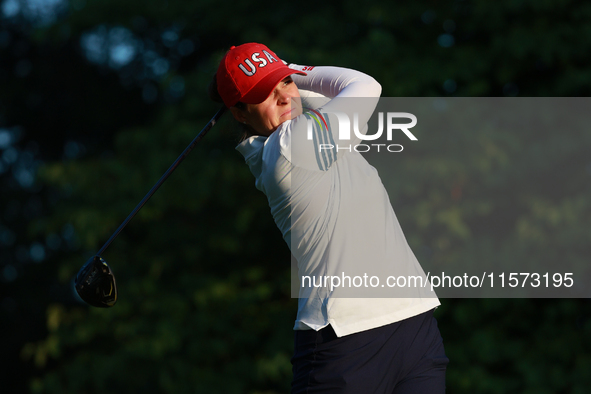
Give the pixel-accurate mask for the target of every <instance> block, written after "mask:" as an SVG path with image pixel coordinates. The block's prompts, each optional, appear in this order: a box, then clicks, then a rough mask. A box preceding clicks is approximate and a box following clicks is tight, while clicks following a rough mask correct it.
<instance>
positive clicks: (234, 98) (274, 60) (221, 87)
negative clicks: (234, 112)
mask: <svg viewBox="0 0 591 394" xmlns="http://www.w3.org/2000/svg"><path fill="white" fill-rule="evenodd" d="M291 74H301V75H307V74H306V73H305V72H301V71H298V70H294V69H291V68H289V67H287V65H285V64H284V63H283V61H282V60H281V59H279V57H278V56H277V55H276V54H275V53H274V52H273V51H271V50H270V49H269V48H267V47H266V46H265V45H263V44H257V43H248V44H242V45H240V46H233V47H231V48H230V50H229V51H228V53H226V55H225V56H224V58H223V59H222V61H221V62H220V65H219V67H218V71H217V74H216V81H217V85H218V92H219V94H220V96H222V99H223V100H224V104H226V107H228V108H229V107H233V106H235V105H236V103H238V102H239V101H241V102H243V103H246V104H259V103H262V102H263V101H265V100H266V99H267V97H269V95H270V94H271V92H272V91H273V89H274V88H275V86H276V85H277V84H278V83H279V82H280V81H281V80H283V79H284V78H285V77H287V76H288V75H291Z"/></svg>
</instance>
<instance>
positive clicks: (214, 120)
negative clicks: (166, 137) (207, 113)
mask: <svg viewBox="0 0 591 394" xmlns="http://www.w3.org/2000/svg"><path fill="white" fill-rule="evenodd" d="M226 110H227V108H226V106H222V108H220V110H219V111H218V112H217V113H216V114H215V115H214V116H213V118H211V120H210V121H209V122H208V123H207V124H206V125H205V127H204V128H203V130H201V132H200V133H199V134H197V136H196V137H195V138H194V139H193V141H191V143H190V144H189V146H187V147H186V148H185V150H184V151H183V153H181V155H180V156H179V157H178V158H177V159H176V160H175V161H174V163H172V165H171V166H170V167H169V168H168V170H166V172H165V173H164V175H162V177H161V178H160V179H159V180H158V182H156V184H155V185H154V186H153V187H152V189H150V191H149V192H148V194H146V195H145V196H144V198H143V199H142V201H140V203H139V204H138V205H137V206H136V207H135V208H134V210H133V211H131V213H130V214H129V216H128V217H127V219H125V220H124V221H123V223H121V225H120V226H119V228H118V229H117V230H115V232H114V233H113V235H111V238H109V239H108V240H107V242H105V244H104V245H103V247H102V248H101V249H100V250H99V251H98V253H97V254H98V255H99V256H100V255H102V254H103V252H104V251H105V249H107V248H108V247H109V245H110V244H111V242H113V240H114V239H115V238H116V237H117V235H119V233H120V232H121V231H122V230H123V229H124V228H125V226H127V223H129V222H130V221H131V219H133V217H134V216H135V215H136V214H137V213H138V211H139V210H140V209H141V208H142V207H143V206H144V204H145V203H146V202H148V200H149V199H150V197H152V196H153V195H154V193H156V190H158V188H159V187H160V186H161V185H162V184H163V183H164V181H166V179H167V178H168V177H169V176H170V174H172V172H173V171H174V170H175V169H176V168H177V167H178V166H179V164H181V162H182V161H183V160H184V159H185V157H187V155H188V154H189V153H190V152H191V151H192V150H193V148H194V147H195V145H197V143H199V141H201V139H202V138H203V137H205V134H207V132H208V131H209V130H210V129H211V128H212V127H213V126H214V125H215V124H216V123H217V121H218V120H219V118H220V117H221V116H222V115H223V114H224V112H226Z"/></svg>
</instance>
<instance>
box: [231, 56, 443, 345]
mask: <svg viewBox="0 0 591 394" xmlns="http://www.w3.org/2000/svg"><path fill="white" fill-rule="evenodd" d="M290 67H292V68H294V69H300V70H301V69H303V66H296V65H291V66H290ZM305 71H306V73H307V74H308V75H307V76H300V75H293V76H292V78H293V80H294V82H295V83H296V85H297V86H298V88H300V89H302V91H311V92H315V93H318V94H320V95H323V96H325V97H328V99H326V100H324V102H323V103H322V105H321V106H320V108H317V109H316V111H314V112H309V113H305V114H303V115H300V116H298V117H297V118H295V119H293V120H291V121H287V122H285V123H283V124H282V125H281V126H280V127H279V128H278V129H277V130H275V132H273V134H271V135H270V136H269V137H262V136H253V137H250V138H248V139H247V140H245V141H243V142H241V143H240V144H239V145H238V146H237V147H236V149H237V150H238V151H239V152H240V153H242V155H243V156H244V158H245V160H246V163H247V164H248V166H249V168H250V170H251V172H252V173H253V175H254V176H255V178H256V183H255V184H256V187H257V188H258V189H259V190H261V191H262V192H263V193H265V195H266V196H267V199H268V202H269V206H270V208H271V214H272V215H273V218H274V220H275V223H276V224H277V227H278V228H279V229H280V230H281V232H282V234H283V238H284V240H285V241H286V243H287V244H288V246H289V248H290V250H291V252H292V254H293V256H294V257H295V259H296V260H297V264H298V276H299V278H303V277H306V278H310V280H308V281H307V282H305V281H304V282H305V285H302V286H301V287H300V288H299V301H298V314H297V318H296V322H295V326H294V329H296V330H305V329H314V330H319V329H321V328H323V327H326V326H327V325H328V324H330V325H331V326H332V327H333V329H334V331H335V333H336V334H337V336H344V335H348V334H352V333H355V332H360V331H364V330H368V329H371V328H375V327H380V326H383V325H386V324H390V323H394V322H397V321H400V320H404V319H406V318H409V317H412V316H416V315H418V314H420V313H423V312H426V311H428V310H431V309H433V308H435V307H437V306H438V305H440V303H439V300H438V298H437V297H436V295H435V294H434V293H433V292H432V291H431V289H430V287H429V286H428V282H424V283H423V282H422V281H423V280H426V278H425V274H424V272H423V270H422V268H421V266H420V264H419V262H418V261H417V259H416V258H415V256H414V254H413V252H412V250H411V249H410V247H409V245H408V243H407V242H406V239H405V237H404V234H403V232H402V229H401V227H400V224H399V222H398V219H397V218H396V215H395V213H394V210H393V209H392V206H391V204H390V200H389V197H388V194H387V192H386V190H385V188H384V186H383V184H382V182H381V179H380V177H379V174H378V173H377V171H376V169H375V168H373V167H372V166H371V165H370V164H369V163H368V162H367V161H366V160H365V158H364V157H363V156H362V155H361V154H360V153H358V152H356V151H355V150H354V149H340V150H338V151H337V150H336V149H332V150H331V149H324V150H321V149H319V144H320V143H321V142H323V141H324V142H326V143H327V144H332V145H333V146H334V145H336V144H338V143H341V142H343V141H340V140H338V138H339V134H338V126H339V116H338V114H351V117H350V118H351V119H353V116H352V114H353V113H355V114H356V115H355V116H357V117H358V119H357V124H358V125H359V131H360V132H361V133H363V134H365V133H366V132H367V121H368V119H369V118H370V116H371V115H372V113H373V111H374V109H375V106H376V105H377V102H378V99H379V96H380V93H381V86H380V85H379V84H378V83H377V82H376V81H375V80H374V79H373V78H372V77H370V76H368V75H366V74H363V73H360V72H358V71H354V70H350V69H344V68H337V67H314V68H312V69H310V67H306V70H305ZM341 118H342V117H341ZM351 127H352V126H351ZM351 136H352V137H353V138H352V139H351V140H350V141H347V143H348V144H351V145H354V144H355V143H356V142H359V140H358V139H357V140H356V139H355V135H354V133H353V131H352V132H351ZM327 146H328V145H327ZM372 277H373V278H374V280H373V281H371V283H369V282H368V278H372ZM389 277H390V279H391V278H399V277H404V278H405V282H406V280H407V279H408V280H410V278H414V280H415V281H417V280H418V279H417V278H421V279H420V280H421V284H422V285H420V286H419V285H416V282H415V286H409V287H405V288H400V287H398V288H396V287H390V285H391V284H392V283H395V282H394V281H393V280H390V281H389V282H388V278H389ZM335 278H338V279H335ZM355 278H357V281H356V282H355ZM360 279H364V281H363V282H364V283H361V285H360V286H356V285H358V284H360V282H359V280H360ZM312 280H315V281H314V282H312ZM337 280H338V282H340V283H339V285H340V287H339V286H336V287H335V286H334V285H335V284H337ZM298 281H299V283H300V284H302V282H301V281H300V280H298ZM352 281H353V283H351V282H352ZM409 284H410V282H409Z"/></svg>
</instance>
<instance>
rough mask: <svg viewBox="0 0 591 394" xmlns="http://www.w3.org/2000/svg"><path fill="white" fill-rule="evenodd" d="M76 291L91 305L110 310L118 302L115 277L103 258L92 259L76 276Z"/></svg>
mask: <svg viewBox="0 0 591 394" xmlns="http://www.w3.org/2000/svg"><path fill="white" fill-rule="evenodd" d="M75 287H76V291H77V292H78V295H79V296H80V298H82V299H83V300H84V302H86V303H87V304H89V305H92V306H96V307H99V308H109V307H111V306H113V305H115V302H117V284H116V283H115V275H113V271H111V268H110V267H109V265H108V264H107V262H106V261H105V260H104V259H103V258H102V257H101V256H98V255H96V256H94V257H91V258H90V259H89V260H88V261H87V262H86V264H84V266H83V267H82V268H80V271H78V275H76V280H75Z"/></svg>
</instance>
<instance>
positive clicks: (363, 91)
mask: <svg viewBox="0 0 591 394" xmlns="http://www.w3.org/2000/svg"><path fill="white" fill-rule="evenodd" d="M289 67H290V68H292V69H294V70H300V71H304V72H305V73H307V74H308V75H305V76H304V75H298V74H293V75H292V79H293V81H294V82H295V84H296V85H297V86H298V88H300V89H304V90H310V91H312V92H316V93H320V94H322V95H324V96H326V97H330V98H334V97H337V96H339V97H380V94H381V93H382V86H381V85H380V84H379V83H378V82H377V81H376V80H375V79H374V78H372V77H370V76H369V75H367V74H364V73H362V72H360V71H356V70H351V69H348V68H342V67H329V66H319V67H310V66H299V65H296V64H290V65H289Z"/></svg>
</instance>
